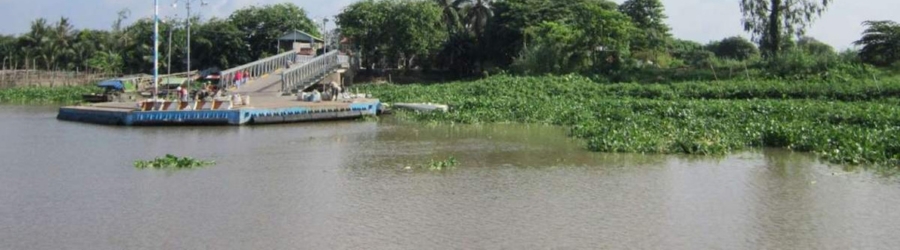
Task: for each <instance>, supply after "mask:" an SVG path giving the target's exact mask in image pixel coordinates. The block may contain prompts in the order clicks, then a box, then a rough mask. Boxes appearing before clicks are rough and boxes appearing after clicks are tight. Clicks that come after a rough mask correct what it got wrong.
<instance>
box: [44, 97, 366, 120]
mask: <svg viewBox="0 0 900 250" xmlns="http://www.w3.org/2000/svg"><path fill="white" fill-rule="evenodd" d="M252 101H253V102H252V103H251V104H252V105H234V104H231V103H225V104H222V103H213V104H212V105H209V104H205V105H204V103H196V102H189V103H177V102H176V103H170V104H167V105H159V104H157V105H156V106H155V107H153V108H150V107H147V106H148V105H147V104H145V105H143V106H144V107H141V106H142V105H141V104H139V103H137V102H123V103H98V104H89V105H83V106H66V107H62V108H60V109H59V114H58V115H57V119H60V120H66V121H76V122H87V123H96V124H109V125H124V126H140V125H245V124H271V123H289V122H305V121H321V120H335V119H350V118H358V117H362V116H370V115H371V116H374V115H376V114H377V111H378V109H379V108H380V105H381V103H380V102H379V100H378V99H366V98H358V99H351V100H347V101H323V102H303V101H297V100H296V97H294V96H255V97H253V100H252ZM225 105H228V106H225ZM150 106H152V103H151V104H150Z"/></svg>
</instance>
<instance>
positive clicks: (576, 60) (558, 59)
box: [516, 2, 635, 74]
mask: <svg viewBox="0 0 900 250" xmlns="http://www.w3.org/2000/svg"><path fill="white" fill-rule="evenodd" d="M572 14H574V15H573V16H571V19H563V20H559V21H555V22H554V21H545V22H544V23H542V24H540V25H537V26H532V27H530V28H527V29H526V34H527V35H528V37H529V40H530V43H531V45H529V47H527V48H524V49H523V51H522V53H521V56H520V57H519V58H517V59H516V66H517V68H519V69H520V70H521V71H524V72H526V73H530V74H544V73H571V72H585V71H589V70H592V69H599V68H605V67H607V66H609V65H614V64H618V62H619V57H620V56H621V55H622V54H627V53H628V51H629V50H628V47H629V40H630V34H632V33H634V31H635V29H634V26H633V25H632V24H631V21H630V19H629V18H628V16H625V15H624V14H622V13H620V12H618V11H616V10H615V8H609V7H608V6H606V5H603V4H600V3H598V2H594V3H593V4H585V5H582V6H580V8H575V9H573V10H572Z"/></svg>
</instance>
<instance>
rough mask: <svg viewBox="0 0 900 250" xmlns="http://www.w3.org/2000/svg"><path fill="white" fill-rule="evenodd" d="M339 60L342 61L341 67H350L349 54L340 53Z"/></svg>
mask: <svg viewBox="0 0 900 250" xmlns="http://www.w3.org/2000/svg"><path fill="white" fill-rule="evenodd" d="M338 61H340V62H341V67H342V68H349V67H350V57H349V56H347V55H338Z"/></svg>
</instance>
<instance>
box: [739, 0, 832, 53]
mask: <svg viewBox="0 0 900 250" xmlns="http://www.w3.org/2000/svg"><path fill="white" fill-rule="evenodd" d="M832 1H834V0H741V2H740V7H741V12H742V13H743V14H744V18H743V20H742V21H743V22H744V30H746V31H749V32H750V33H752V34H753V36H754V37H755V38H756V39H757V41H758V42H759V46H760V48H761V49H762V50H763V51H764V52H766V53H765V54H766V55H772V56H777V55H779V54H780V53H781V51H782V49H783V47H784V43H785V41H790V40H791V37H792V36H802V35H803V34H804V33H805V32H806V28H807V26H809V25H810V23H812V21H813V18H816V17H818V16H819V15H821V14H822V12H824V11H825V9H826V8H827V7H828V5H829V4H830V3H831V2H832Z"/></svg>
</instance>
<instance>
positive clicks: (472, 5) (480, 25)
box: [462, 0, 494, 38]
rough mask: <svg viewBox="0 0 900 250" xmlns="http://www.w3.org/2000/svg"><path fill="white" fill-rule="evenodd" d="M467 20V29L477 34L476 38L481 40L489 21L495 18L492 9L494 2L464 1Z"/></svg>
mask: <svg viewBox="0 0 900 250" xmlns="http://www.w3.org/2000/svg"><path fill="white" fill-rule="evenodd" d="M462 1H463V2H464V3H466V4H465V5H464V11H465V13H466V14H465V18H466V27H467V28H469V30H471V31H472V32H473V33H475V37H476V38H481V35H482V34H483V33H484V28H485V26H487V22H488V19H490V18H491V17H493V16H494V11H493V10H492V9H491V3H492V2H493V0H462Z"/></svg>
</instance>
